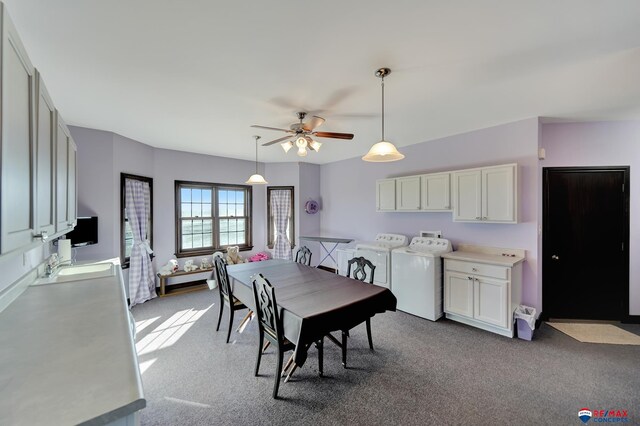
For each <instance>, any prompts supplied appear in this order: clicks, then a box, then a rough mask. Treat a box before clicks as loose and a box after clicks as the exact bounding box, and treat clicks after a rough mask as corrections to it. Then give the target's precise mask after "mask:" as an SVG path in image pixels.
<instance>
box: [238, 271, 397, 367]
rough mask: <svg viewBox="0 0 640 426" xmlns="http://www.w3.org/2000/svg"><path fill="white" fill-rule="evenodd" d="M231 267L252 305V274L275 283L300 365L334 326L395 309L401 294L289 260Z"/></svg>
mask: <svg viewBox="0 0 640 426" xmlns="http://www.w3.org/2000/svg"><path fill="white" fill-rule="evenodd" d="M227 273H228V275H229V278H230V281H231V284H232V288H233V295H234V296H235V297H236V298H237V299H239V300H240V301H241V302H242V303H244V304H245V305H246V306H247V307H248V308H249V309H251V310H252V311H255V307H256V304H255V300H254V295H253V279H252V277H253V276H254V275H256V274H258V273H260V274H262V275H263V276H264V277H265V278H266V279H267V280H268V281H269V282H270V283H271V285H272V286H273V287H274V288H275V294H276V302H277V304H278V307H279V308H280V313H281V315H280V317H281V319H282V323H283V329H284V336H285V337H286V338H287V339H288V340H289V341H290V342H292V343H294V344H295V345H296V349H295V351H294V354H293V361H294V362H295V364H296V365H297V366H298V367H302V365H303V364H304V362H305V361H306V359H307V350H308V349H309V347H310V346H311V345H312V344H313V343H314V342H316V341H318V340H320V339H322V338H323V337H325V336H327V335H329V333H331V332H332V331H339V330H350V329H351V328H353V327H355V326H356V325H358V324H361V323H363V322H364V321H366V320H367V319H369V318H371V317H373V316H374V315H376V314H380V313H383V312H385V311H395V310H396V298H395V296H394V295H393V293H391V291H390V290H389V289H387V288H384V287H379V286H377V285H374V284H369V283H364V282H362V281H359V280H356V279H352V278H347V277H343V276H341V275H338V274H334V273H332V272H329V271H325V270H323V269H318V268H313V267H311V266H307V265H304V264H301V263H296V262H292V261H290V260H280V259H272V260H265V261H262V262H250V263H241V264H236V265H228V267H227Z"/></svg>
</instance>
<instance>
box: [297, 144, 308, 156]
mask: <svg viewBox="0 0 640 426" xmlns="http://www.w3.org/2000/svg"><path fill="white" fill-rule="evenodd" d="M298 156H300V157H306V156H307V148H306V147H304V146H301V147H299V148H298Z"/></svg>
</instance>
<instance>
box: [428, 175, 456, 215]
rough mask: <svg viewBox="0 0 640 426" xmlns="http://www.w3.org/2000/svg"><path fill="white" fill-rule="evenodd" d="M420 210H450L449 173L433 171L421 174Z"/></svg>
mask: <svg viewBox="0 0 640 426" xmlns="http://www.w3.org/2000/svg"><path fill="white" fill-rule="evenodd" d="M421 189H422V192H421V194H422V196H421V207H422V210H430V211H443V210H445V211H446V210H451V173H433V174H429V175H423V176H422V182H421Z"/></svg>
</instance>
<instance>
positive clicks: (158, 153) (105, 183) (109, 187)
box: [70, 127, 266, 278]
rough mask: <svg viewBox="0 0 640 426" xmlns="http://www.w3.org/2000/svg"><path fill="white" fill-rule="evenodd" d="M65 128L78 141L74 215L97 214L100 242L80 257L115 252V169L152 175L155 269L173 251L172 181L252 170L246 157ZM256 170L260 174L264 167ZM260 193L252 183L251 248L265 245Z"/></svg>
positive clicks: (240, 175) (232, 179) (236, 180)
mask: <svg viewBox="0 0 640 426" xmlns="http://www.w3.org/2000/svg"><path fill="white" fill-rule="evenodd" d="M70 129H71V133H72V135H73V138H74V139H75V141H76V143H77V145H78V213H79V214H80V215H96V216H98V217H99V244H96V245H94V246H90V247H86V248H82V249H78V254H77V258H78V259H79V260H88V259H105V258H111V257H118V256H120V173H123V172H124V173H130V174H135V175H141V176H147V177H151V178H153V198H154V203H153V204H154V205H153V217H154V226H153V235H154V241H153V246H154V247H153V248H154V252H155V255H156V259H155V264H156V268H157V267H159V266H162V265H163V264H165V263H166V262H167V261H168V260H169V259H170V258H172V257H174V253H175V222H174V220H175V206H174V181H175V180H193V181H201V182H216V183H231V184H244V182H245V181H246V180H247V178H248V177H249V176H250V175H251V174H253V172H254V167H255V163H254V162H251V161H244V160H234V159H229V158H224V157H215V156H211V155H199V154H191V153H186V152H180V151H171V150H164V149H157V148H153V147H150V146H148V145H145V144H142V143H140V142H137V141H135V140H132V139H129V138H126V137H123V136H120V135H117V134H114V133H111V132H103V131H99V130H93V129H86V128H82V127H71V128H70ZM259 168H260V170H261V172H264V165H262V164H261V165H259ZM265 194H266V191H265V189H264V187H259V186H256V187H254V190H253V244H254V247H255V250H254V252H257V251H261V250H263V249H264V246H265V236H266V229H265V224H266V221H265V213H266V212H265V208H264V206H265V205H266V201H265ZM251 253H253V252H251ZM243 255H247V256H248V255H249V253H243ZM197 259H199V258H197ZM185 260H187V259H180V263H181V264H182V263H183V262H184V261H185ZM125 275H126V274H125ZM125 278H126V277H125Z"/></svg>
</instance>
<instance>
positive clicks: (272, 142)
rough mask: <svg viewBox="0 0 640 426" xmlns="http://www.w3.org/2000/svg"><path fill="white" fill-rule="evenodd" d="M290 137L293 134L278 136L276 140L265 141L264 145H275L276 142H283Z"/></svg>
mask: <svg viewBox="0 0 640 426" xmlns="http://www.w3.org/2000/svg"><path fill="white" fill-rule="evenodd" d="M290 138H291V135H287V136H285V137H282V138H278V139H274V140H272V141H270V142H267V143H263V144H262V146H269V145H273V144H274V143H278V142H282V141H284V140H286V139H290Z"/></svg>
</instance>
